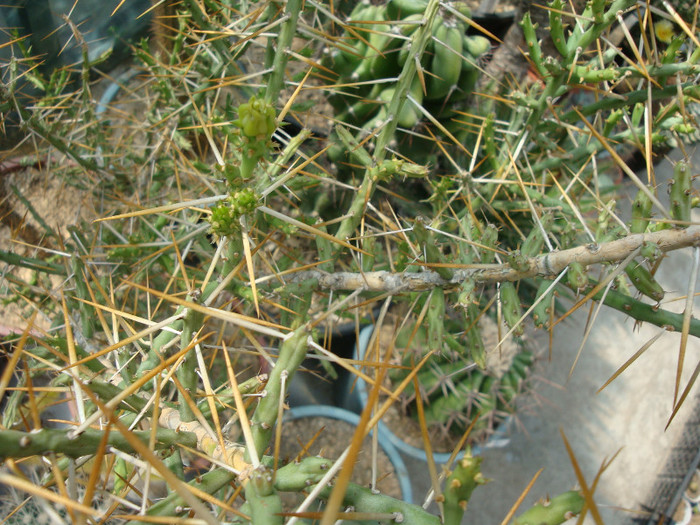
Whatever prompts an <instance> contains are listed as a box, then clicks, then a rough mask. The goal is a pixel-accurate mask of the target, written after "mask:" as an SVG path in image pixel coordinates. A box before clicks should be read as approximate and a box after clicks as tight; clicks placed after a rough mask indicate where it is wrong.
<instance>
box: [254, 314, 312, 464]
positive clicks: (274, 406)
mask: <svg viewBox="0 0 700 525" xmlns="http://www.w3.org/2000/svg"><path fill="white" fill-rule="evenodd" d="M297 324H298V326H297V327H296V329H295V330H294V332H293V333H292V334H290V335H289V336H288V337H287V339H285V340H284V342H283V343H282V345H281V347H280V354H279V357H278V358H277V363H275V366H274V367H273V368H272V371H271V372H270V379H269V381H268V382H267V386H266V388H265V393H266V395H265V397H263V398H262V399H260V404H258V406H257V408H256V409H255V413H254V414H253V417H252V419H251V426H252V429H251V430H252V433H253V441H254V443H255V449H256V450H257V451H258V454H262V452H263V451H264V450H265V448H266V447H267V446H268V443H269V441H270V437H271V436H272V429H273V427H274V426H275V422H276V421H277V410H278V407H279V403H280V400H281V399H282V396H284V392H282V391H281V385H282V380H281V375H282V373H283V372H286V373H287V374H288V375H289V381H291V380H292V377H293V376H294V373H295V372H296V370H297V369H298V368H299V366H300V365H301V362H302V361H303V360H304V357H306V347H307V339H308V338H309V336H310V335H311V332H310V331H309V328H308V327H307V326H306V325H304V324H301V322H300V321H297Z"/></svg>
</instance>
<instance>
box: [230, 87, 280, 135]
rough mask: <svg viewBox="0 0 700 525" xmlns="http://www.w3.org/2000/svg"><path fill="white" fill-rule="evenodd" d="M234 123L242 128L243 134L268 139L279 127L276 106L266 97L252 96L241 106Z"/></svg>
mask: <svg viewBox="0 0 700 525" xmlns="http://www.w3.org/2000/svg"><path fill="white" fill-rule="evenodd" d="M233 123H234V124H236V125H237V126H238V127H239V128H241V132H242V134H243V136H245V137H248V138H251V139H256V140H267V139H269V138H270V137H272V134H273V133H274V132H275V129H276V128H277V122H276V113H275V108H274V107H273V106H272V105H270V103H268V102H267V101H266V100H265V99H256V98H255V96H252V97H250V101H249V102H247V103H245V104H241V105H240V106H239V108H238V119H237V120H235V121H234V122H233Z"/></svg>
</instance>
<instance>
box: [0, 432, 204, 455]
mask: <svg viewBox="0 0 700 525" xmlns="http://www.w3.org/2000/svg"><path fill="white" fill-rule="evenodd" d="M103 433H104V432H103V431H102V430H96V429H91V428H88V429H86V430H84V431H83V432H81V433H80V434H77V435H76V436H74V437H69V436H68V431H67V430H63V429H51V428H42V429H40V430H37V431H35V432H20V431H17V430H0V458H26V457H29V456H38V455H42V454H44V453H46V452H47V451H50V452H52V453H55V454H63V455H66V456H68V457H71V458H78V457H81V456H85V455H88V454H95V453H96V452H97V449H98V447H99V445H100V440H101V439H102V435H103ZM150 433H151V432H150V431H146V430H144V431H134V434H136V436H137V437H139V439H141V440H142V441H143V442H144V443H148V439H149V436H150ZM107 444H108V445H110V446H111V447H114V448H116V449H118V450H122V451H124V452H128V453H131V452H133V451H134V448H133V447H132V446H131V445H129V442H128V441H127V440H126V438H124V436H122V435H121V434H119V433H118V432H116V431H114V432H112V433H110V435H109V438H108V441H107ZM173 445H183V446H186V447H196V446H197V437H196V436H195V435H194V434H193V433H191V432H175V431H174V430H170V429H164V428H163V429H158V430H157V431H156V445H155V446H156V448H157V449H162V448H168V447H171V446H173Z"/></svg>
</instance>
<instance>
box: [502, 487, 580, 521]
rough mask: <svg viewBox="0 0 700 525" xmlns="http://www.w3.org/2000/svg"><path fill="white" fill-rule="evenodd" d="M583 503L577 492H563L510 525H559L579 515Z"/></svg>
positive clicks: (528, 511) (534, 507) (526, 512)
mask: <svg viewBox="0 0 700 525" xmlns="http://www.w3.org/2000/svg"><path fill="white" fill-rule="evenodd" d="M585 501H586V500H585V499H584V498H583V496H582V495H581V493H580V492H579V491H577V490H571V491H569V492H564V493H563V494H559V495H558V496H555V497H554V498H552V499H549V498H547V500H545V501H542V502H540V503H537V504H536V505H534V506H533V507H532V508H530V509H529V510H527V511H525V512H524V513H523V514H521V515H520V516H519V517H517V518H516V519H515V521H513V522H512V524H511V525H559V524H560V523H564V522H565V521H567V520H569V519H571V518H573V517H574V516H576V515H577V514H579V513H580V512H581V510H582V509H583V504H584V503H585Z"/></svg>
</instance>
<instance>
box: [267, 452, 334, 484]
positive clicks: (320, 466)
mask: <svg viewBox="0 0 700 525" xmlns="http://www.w3.org/2000/svg"><path fill="white" fill-rule="evenodd" d="M332 463H333V462H332V461H329V460H327V459H324V458H320V457H318V456H308V457H305V458H304V459H302V460H301V461H298V462H293V463H288V464H286V465H285V466H283V467H281V468H279V469H277V472H275V488H276V489H277V490H279V491H282V492H301V491H302V490H307V489H308V488H309V486H310V485H313V484H315V483H318V482H319V481H321V478H322V477H323V476H324V475H325V474H326V472H328V469H329V468H331V466H332Z"/></svg>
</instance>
